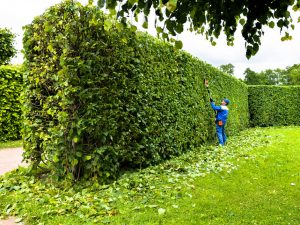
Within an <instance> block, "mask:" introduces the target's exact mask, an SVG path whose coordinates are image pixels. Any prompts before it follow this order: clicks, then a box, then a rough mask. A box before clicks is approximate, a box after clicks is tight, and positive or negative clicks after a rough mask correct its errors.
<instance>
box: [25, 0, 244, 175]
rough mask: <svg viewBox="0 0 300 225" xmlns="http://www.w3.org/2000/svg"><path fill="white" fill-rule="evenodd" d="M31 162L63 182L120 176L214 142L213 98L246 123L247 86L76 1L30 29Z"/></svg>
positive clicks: (238, 124) (232, 128) (237, 125)
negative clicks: (43, 165)
mask: <svg viewBox="0 0 300 225" xmlns="http://www.w3.org/2000/svg"><path fill="white" fill-rule="evenodd" d="M24 49H25V51H24V52H25V58H26V63H25V64H26V67H27V73H26V76H25V87H26V88H25V96H26V100H25V107H24V109H25V125H26V126H25V128H24V141H25V150H26V158H27V159H28V160H30V161H31V162H32V164H33V165H35V166H37V165H39V164H41V163H42V162H44V163H46V164H48V166H50V167H51V169H52V171H53V172H55V173H56V174H60V175H61V176H72V177H73V178H74V179H77V178H79V177H82V176H84V177H86V178H91V177H93V178H95V179H97V178H101V179H102V181H106V180H107V179H110V178H115V177H117V176H118V174H119V172H120V170H122V169H124V168H136V167H143V166H148V165H151V164H156V163H159V162H161V161H162V160H166V159H169V158H171V157H172V156H176V155H179V154H182V153H183V152H185V151H188V150H189V149H191V148H193V147H197V146H199V145H202V144H204V143H207V142H208V141H212V140H213V139H215V137H214V135H215V125H214V113H213V111H212V109H211V108H210V105H209V100H208V94H207V92H206V89H205V87H204V85H203V79H204V78H206V79H210V88H211V90H212V92H213V97H214V98H215V99H217V100H218V99H220V100H221V98H222V97H227V98H229V99H230V100H231V102H232V103H233V104H232V105H231V106H230V107H231V108H230V119H229V121H228V125H227V126H228V132H229V135H230V134H233V133H235V132H237V131H239V130H241V129H244V128H245V127H247V126H248V122H249V121H248V101H247V96H248V95H247V94H248V93H247V86H246V85H245V84H243V83H241V82H240V81H238V80H237V79H234V78H232V77H230V76H227V75H224V74H223V73H221V72H220V71H218V70H217V69H215V68H213V67H212V66H210V65H207V64H205V63H203V62H201V61H199V60H197V59H196V58H193V57H192V56H190V55H189V54H187V53H185V52H182V51H177V50H175V49H174V48H173V47H172V46H170V45H169V44H166V43H162V42H160V41H158V40H156V39H154V38H152V37H149V36H148V35H145V34H140V33H139V34H136V33H135V32H134V31H132V30H130V28H125V27H124V26H123V25H122V24H119V23H116V22H115V21H111V20H109V19H107V18H105V16H104V15H103V14H102V12H101V11H99V10H98V9H97V8H94V7H92V6H82V5H80V4H79V3H74V2H73V1H66V2H64V3H62V4H59V5H56V6H53V7H51V8H50V9H49V10H47V11H46V12H45V13H44V14H43V15H42V16H40V17H36V18H35V20H34V21H33V22H32V24H30V25H28V26H26V28H25V35H24Z"/></svg>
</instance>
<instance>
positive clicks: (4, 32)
mask: <svg viewBox="0 0 300 225" xmlns="http://www.w3.org/2000/svg"><path fill="white" fill-rule="evenodd" d="M14 38H15V35H14V34H13V33H12V32H11V31H10V30H9V29H7V28H4V29H2V28H0V65H2V64H8V63H9V61H10V59H11V58H12V57H14V55H15V54H16V49H15V48H14Z"/></svg>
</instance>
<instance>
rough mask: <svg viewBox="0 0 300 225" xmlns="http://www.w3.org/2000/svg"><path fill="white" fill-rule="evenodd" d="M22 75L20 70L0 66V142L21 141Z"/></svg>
mask: <svg viewBox="0 0 300 225" xmlns="http://www.w3.org/2000/svg"><path fill="white" fill-rule="evenodd" d="M22 83H23V75H22V73H21V72H20V69H19V68H17V67H12V66H0V141H1V142H3V141H8V140H19V139H21V135H20V129H21V116H22V113H21V102H20V95H21V92H22Z"/></svg>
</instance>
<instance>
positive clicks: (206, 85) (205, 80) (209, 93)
mask: <svg viewBox="0 0 300 225" xmlns="http://www.w3.org/2000/svg"><path fill="white" fill-rule="evenodd" d="M204 85H205V87H206V90H207V92H208V96H209V99H212V97H211V92H210V90H209V88H208V80H207V79H204ZM214 112H215V114H217V111H214Z"/></svg>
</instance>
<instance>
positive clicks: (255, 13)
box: [98, 0, 299, 58]
mask: <svg viewBox="0 0 300 225" xmlns="http://www.w3.org/2000/svg"><path fill="white" fill-rule="evenodd" d="M112 2H115V1H112ZM135 2H136V1H133V0H126V1H123V2H122V3H120V4H123V6H126V7H119V9H118V11H119V13H120V15H122V16H121V17H122V18H121V19H122V20H123V19H125V20H126V17H127V15H128V14H129V15H130V13H131V12H133V13H134V15H135V16H137V15H138V14H144V15H146V16H148V14H149V8H150V6H153V7H154V10H155V12H156V18H155V20H157V19H159V20H160V21H163V22H164V24H165V27H166V31H165V33H166V34H167V35H168V36H169V35H172V36H176V35H177V34H180V33H182V32H183V29H182V28H183V27H184V25H186V24H188V25H189V30H190V31H191V32H195V33H197V34H201V35H204V36H205V37H206V38H207V40H209V41H210V42H211V43H212V44H215V42H214V41H213V40H211V37H215V38H218V37H219V35H220V33H221V32H223V33H224V34H225V35H226V36H227V40H234V33H235V32H236V30H237V26H238V25H237V22H238V21H239V23H240V24H241V25H242V34H243V37H244V39H245V44H246V56H247V57H248V58H250V57H251V56H253V55H255V54H256V53H257V51H258V50H259V45H260V44H261V43H260V37H261V35H260V34H261V33H262V32H263V27H264V26H269V27H271V28H273V27H274V26H275V24H276V25H277V26H278V27H279V28H280V29H282V28H287V29H288V28H290V27H293V26H294V25H293V21H292V18H291V16H290V11H291V8H290V6H292V7H293V10H294V11H297V10H298V9H299V3H298V2H297V1H290V0H284V1H274V2H270V1H267V2H266V1H255V2H253V1H252V2H249V1H215V0H208V1H195V0H194V1H177V0H165V1H160V4H158V1H153V0H146V1H138V4H134V3H135ZM98 4H99V6H100V7H103V6H104V4H103V1H99V3H98ZM107 8H111V7H108V6H107ZM271 20H272V21H271ZM170 21H173V22H170ZM155 24H156V23H155ZM159 26H160V25H159ZM144 27H145V28H146V27H147V26H145V25H144ZM158 33H161V32H160V31H158ZM254 36H257V37H258V39H259V40H258V41H257V40H254V39H253V37H254ZM160 37H162V36H160ZM163 38H164V39H167V40H170V38H169V37H168V38H165V37H163ZM228 44H229V45H232V44H233V41H228ZM257 45H258V46H257Z"/></svg>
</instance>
